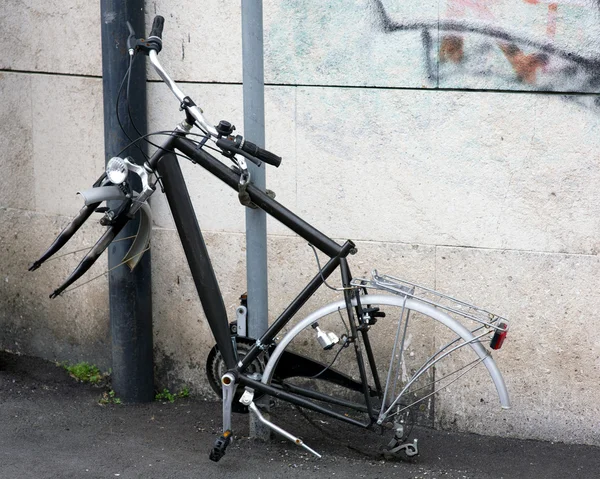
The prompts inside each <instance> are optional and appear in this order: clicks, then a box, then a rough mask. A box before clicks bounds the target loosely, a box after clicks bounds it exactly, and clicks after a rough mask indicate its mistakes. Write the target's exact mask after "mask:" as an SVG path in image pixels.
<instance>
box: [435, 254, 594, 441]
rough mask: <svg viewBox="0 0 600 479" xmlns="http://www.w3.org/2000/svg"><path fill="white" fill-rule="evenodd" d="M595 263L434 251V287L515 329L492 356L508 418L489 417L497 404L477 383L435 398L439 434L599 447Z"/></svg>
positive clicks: (579, 258) (547, 256)
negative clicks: (447, 430)
mask: <svg viewBox="0 0 600 479" xmlns="http://www.w3.org/2000/svg"><path fill="white" fill-rule="evenodd" d="M598 271H600V261H599V260H598V257H597V256H595V255H563V254H542V253H527V252H517V251H501V250H474V249H464V248H444V247H438V248H437V253H436V273H437V286H438V288H439V289H441V290H443V291H448V292H454V293H455V294H456V295H457V296H458V295H460V297H461V298H462V299H465V300H466V301H470V302H473V303H474V304H476V305H480V306H487V307H488V308H489V309H490V310H491V311H493V312H497V313H499V314H503V315H506V317H508V318H509V320H511V329H510V332H509V335H508V338H507V340H506V342H505V344H504V346H503V347H502V349H501V350H500V351H498V352H497V353H496V354H495V355H494V356H495V357H496V361H497V362H498V365H499V367H500V369H501V371H502V372H503V373H504V378H505V380H506V383H507V387H508V389H509V392H510V394H511V399H512V402H513V408H512V409H511V410H509V411H506V412H504V413H503V414H501V415H494V416H489V410H490V408H494V407H497V401H494V397H493V394H491V393H490V391H488V390H486V389H485V388H482V387H481V385H482V384H483V383H481V384H478V383H477V382H476V381H469V382H468V383H467V384H466V387H461V388H456V389H455V390H453V394H450V395H443V396H440V399H439V400H438V402H437V410H438V414H439V418H438V419H439V421H440V423H441V425H442V426H443V427H451V428H458V429H461V430H469V431H475V432H479V433H482V434H499V435H504V434H509V435H513V436H517V437H527V438H537V439H545V440H553V441H564V442H568V443H572V442H575V443H586V444H596V445H598V444H600V441H599V437H598V434H597V427H596V425H597V424H598V421H600V408H599V407H598V401H597V400H596V396H597V391H596V390H595V388H594V387H593V386H591V385H594V384H598V382H599V381H600V341H598V338H597V336H596V335H595V334H594V333H593V330H594V328H595V322H594V321H595V320H594V316H595V312H596V311H597V310H598V308H599V307H600V304H599V301H600V300H599V298H598V294H597V291H596V289H597V287H596V286H597V284H598Z"/></svg>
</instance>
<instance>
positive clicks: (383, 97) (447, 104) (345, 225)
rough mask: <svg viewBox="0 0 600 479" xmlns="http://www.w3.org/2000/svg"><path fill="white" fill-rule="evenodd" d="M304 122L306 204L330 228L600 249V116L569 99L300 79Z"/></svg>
mask: <svg viewBox="0 0 600 479" xmlns="http://www.w3.org/2000/svg"><path fill="white" fill-rule="evenodd" d="M297 122H298V150H299V151H301V152H309V151H310V152H314V153H313V154H307V155H302V156H301V158H302V159H301V160H299V162H298V205H299V211H300V212H301V214H303V215H304V216H305V217H307V218H312V219H313V220H314V221H315V223H316V224H317V225H318V226H319V227H321V228H322V229H323V230H324V231H335V232H336V234H337V235H339V236H347V237H349V238H355V239H368V240H375V241H400V242H406V243H425V244H451V245H465V246H478V247H489V248H498V247H502V248H509V249H524V250H541V251H561V252H578V253H589V252H595V251H597V250H598V246H599V245H598V241H597V238H596V234H595V232H596V231H598V228H599V227H600V225H599V224H598V220H597V217H598V214H595V213H594V211H596V210H597V207H598V204H600V202H599V201H598V200H599V198H598V191H597V188H596V186H595V185H596V184H597V182H598V180H599V179H600V178H598V173H599V171H600V170H598V168H597V167H596V166H595V160H594V158H593V157H592V156H591V155H589V153H588V152H589V150H590V149H594V148H597V147H598V146H600V145H599V142H598V136H597V135H596V134H595V133H594V132H595V131H597V130H598V128H599V127H600V125H599V121H598V118H597V117H596V116H595V115H593V114H591V113H590V112H589V111H588V110H587V109H585V108H584V107H582V106H580V105H578V104H575V103H573V102H571V101H570V99H569V100H568V101H563V99H562V98H561V97H542V96H523V95H514V94H500V93H498V94H485V93H469V94H466V93H445V94H439V93H437V92H415V91H401V90H359V89H329V88H301V89H299V91H298V119H297ZM299 158H300V156H299ZM582 178H585V180H582ZM323 205H326V207H323Z"/></svg>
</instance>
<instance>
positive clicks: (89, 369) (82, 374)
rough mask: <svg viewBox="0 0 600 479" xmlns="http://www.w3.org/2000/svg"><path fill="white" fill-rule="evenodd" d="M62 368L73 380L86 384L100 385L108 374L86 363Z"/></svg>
mask: <svg viewBox="0 0 600 479" xmlns="http://www.w3.org/2000/svg"><path fill="white" fill-rule="evenodd" d="M62 366H63V368H65V370H66V371H67V372H68V373H69V375H70V376H71V377H72V378H74V379H77V380H78V381H81V382H84V383H90V384H99V383H101V382H102V381H103V380H104V379H105V377H106V374H103V373H101V372H100V370H99V369H98V368H97V367H96V366H94V365H93V364H89V363H86V362H81V363H77V364H73V365H69V364H63V365H62Z"/></svg>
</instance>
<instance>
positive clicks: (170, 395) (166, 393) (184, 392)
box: [154, 388, 190, 402]
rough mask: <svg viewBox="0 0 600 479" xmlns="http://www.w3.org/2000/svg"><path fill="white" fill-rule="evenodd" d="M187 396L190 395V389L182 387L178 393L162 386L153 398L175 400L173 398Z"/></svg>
mask: <svg viewBox="0 0 600 479" xmlns="http://www.w3.org/2000/svg"><path fill="white" fill-rule="evenodd" d="M187 397H190V390H189V389H188V388H183V389H182V390H181V391H179V392H178V393H172V392H170V391H169V390H168V389H167V388H164V389H163V390H162V391H159V392H158V393H156V396H154V399H155V400H156V401H169V402H175V399H182V398H187Z"/></svg>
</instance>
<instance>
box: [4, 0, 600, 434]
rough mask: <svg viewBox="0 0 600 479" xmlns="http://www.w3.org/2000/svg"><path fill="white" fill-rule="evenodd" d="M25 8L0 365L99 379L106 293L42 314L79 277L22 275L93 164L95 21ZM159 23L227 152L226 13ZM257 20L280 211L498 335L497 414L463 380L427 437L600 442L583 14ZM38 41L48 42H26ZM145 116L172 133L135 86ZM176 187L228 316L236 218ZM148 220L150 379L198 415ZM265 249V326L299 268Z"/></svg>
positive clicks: (457, 4) (318, 6) (588, 64)
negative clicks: (96, 366) (64, 368)
mask: <svg viewBox="0 0 600 479" xmlns="http://www.w3.org/2000/svg"><path fill="white" fill-rule="evenodd" d="M38 3H39V2H28V3H26V2H10V4H9V6H8V8H5V9H3V12H1V13H0V15H2V16H3V18H2V23H3V24H5V25H7V28H5V29H3V30H2V31H1V32H0V47H1V48H2V50H3V51H7V52H8V53H7V54H6V55H4V56H3V58H2V59H0V68H1V70H2V71H1V73H0V74H1V76H0V88H1V91H2V99H3V102H2V108H1V109H0V114H1V115H2V119H3V121H2V122H1V123H0V128H2V135H0V138H1V140H0V141H2V144H3V146H4V148H3V151H9V152H11V154H10V155H4V157H2V158H1V159H0V161H1V162H2V171H3V172H5V173H4V175H3V176H2V179H1V180H0V181H2V185H1V188H0V200H1V202H0V205H1V206H2V208H1V209H0V214H1V215H2V216H3V218H2V223H1V224H2V227H1V228H0V245H1V249H0V251H1V253H0V254H1V256H0V261H1V265H2V267H1V268H2V279H3V281H2V282H0V283H1V284H2V286H1V288H2V289H0V323H1V324H2V335H1V336H0V345H1V346H2V347H5V348H10V349H15V350H18V351H22V352H25V353H30V354H38V355H40V356H43V357H48V358H56V359H59V360H63V359H71V358H75V357H77V358H86V359H88V360H92V361H94V362H99V363H101V364H107V363H108V358H109V351H108V350H107V348H108V346H107V342H106V337H107V331H108V312H107V305H106V283H105V280H101V281H96V282H94V283H90V285H86V286H84V287H82V288H80V289H79V290H77V292H74V293H73V294H72V295H65V297H64V298H60V299H59V300H55V301H50V300H47V299H46V295H47V294H48V293H49V292H50V291H51V290H52V288H53V287H54V286H55V285H56V284H58V283H59V282H60V278H63V277H65V276H66V274H67V271H68V266H69V265H70V266H74V263H73V260H67V259H64V260H57V261H56V262H53V263H49V265H48V268H45V269H44V270H42V272H41V273H39V274H38V273H37V272H36V273H35V274H28V275H25V273H24V270H25V269H26V266H27V263H28V262H29V261H31V260H32V259H34V258H35V257H36V255H37V254H38V253H39V252H40V251H42V250H43V248H44V246H45V245H47V244H49V242H50V241H51V239H52V237H53V236H54V235H55V234H56V232H57V231H58V230H59V229H60V226H61V225H64V224H65V222H66V221H68V217H69V215H72V214H74V213H75V212H76V211H77V209H78V208H79V205H80V203H79V202H78V200H77V199H76V197H75V196H74V192H75V191H76V190H77V189H81V188H85V187H86V186H88V185H89V184H90V183H91V182H92V181H93V179H94V178H95V176H96V175H97V173H98V172H99V171H100V169H101V166H102V163H103V151H102V134H101V125H102V109H101V106H102V102H101V81H100V78H99V74H100V44H99V38H100V34H99V33H100V32H99V25H98V22H99V21H100V15H99V2H71V3H69V4H59V3H54V2H51V3H50V4H49V5H52V7H51V6H47V7H42V6H41V4H40V5H37V4H38ZM155 13H159V14H162V15H163V16H165V19H166V24H165V32H164V41H165V47H164V49H163V53H161V61H162V62H163V64H164V66H165V67H166V68H167V70H168V71H169V72H171V73H172V74H173V76H174V78H176V79H177V80H185V81H186V82H189V83H186V84H185V88H184V89H185V91H186V93H188V94H189V95H190V96H191V97H192V98H194V99H195V101H196V102H197V103H199V104H200V105H201V106H202V107H203V108H204V110H205V113H206V115H207V116H208V117H209V118H211V119H213V120H215V121H218V120H219V119H221V118H225V119H228V120H230V121H232V122H233V123H235V124H236V125H237V126H238V129H240V130H241V131H243V124H242V98H241V94H242V93H241V92H242V89H241V85H240V81H241V44H240V38H241V32H240V12H239V2H225V1H216V0H212V1H207V2H204V3H203V5H202V7H200V6H198V5H197V3H194V2H187V3H186V2H184V3H183V4H182V3H181V2H173V1H171V0H160V1H156V2H154V1H153V2H149V3H148V11H147V16H148V22H150V20H151V18H152V16H153V15H154V14H155ZM264 15H265V42H266V44H265V69H266V72H265V75H266V82H267V87H266V122H267V126H266V136H267V146H268V147H269V148H270V149H272V150H273V151H276V152H278V153H280V154H281V155H282V156H283V157H284V162H283V164H282V166H281V168H279V169H278V170H274V169H270V170H269V171H268V173H267V175H268V176H267V181H268V184H269V187H270V188H271V189H273V190H275V191H276V192H277V195H278V196H277V198H278V199H279V200H281V202H282V203H283V204H285V205H286V206H288V207H290V208H291V209H292V210H293V211H295V212H297V213H299V214H300V215H301V216H303V217H304V218H306V219H307V220H308V221H310V222H311V223H313V224H314V225H315V226H317V227H318V228H319V229H321V230H322V231H324V232H326V233H328V234H330V235H332V236H333V237H335V238H339V239H344V238H352V239H354V240H356V241H357V242H358V245H359V255H357V256H356V257H353V258H352V267H353V270H354V272H355V274H357V275H362V274H366V273H368V271H370V270H371V269H372V268H373V267H376V268H378V269H379V270H380V271H382V272H389V273H393V274H397V275H400V276H403V277H406V278H408V279H414V280H416V281H417V282H422V283H424V284H426V285H428V286H432V287H436V288H438V289H440V290H442V291H444V292H447V293H450V294H453V295H455V296H458V297H460V298H463V299H465V300H468V301H472V302H474V303H475V304H479V305H481V306H486V307H488V308H489V309H490V310H492V311H497V312H498V313H503V314H504V315H506V316H507V317H509V318H511V320H512V323H511V327H512V329H511V333H510V335H509V339H508V341H507V343H506V345H505V347H504V348H503V349H502V350H501V351H500V352H499V354H498V355H497V360H498V363H499V366H500V368H501V370H502V371H503V373H504V375H505V379H506V381H507V385H508V388H509V391H510V393H511V396H512V399H513V406H514V407H513V409H512V410H510V411H500V410H499V408H498V406H497V402H495V401H493V391H492V389H491V383H484V382H481V384H480V383H479V378H478V377H477V378H475V379H473V380H472V381H471V382H469V383H467V385H466V386H465V387H464V388H460V389H459V390H456V391H453V392H452V393H451V394H449V395H445V396H441V397H440V399H439V400H438V401H437V403H436V414H437V422H438V424H440V425H441V426H443V427H450V428H455V429H460V430H469V431H474V432H479V433H483V434H498V435H505V436H516V437H526V438H540V439H547V440H557V441H567V442H575V443H587V444H600V436H599V435H598V433H597V425H598V423H599V422H600V409H599V407H598V405H597V401H595V397H596V396H597V394H598V386H597V385H598V384H599V383H600V342H599V340H598V339H597V336H596V335H595V334H594V329H595V327H596V326H597V325H596V324H595V323H596V321H597V320H596V319H595V312H596V311H597V310H598V308H599V307H600V293H599V292H598V290H597V284H598V271H599V266H600V265H599V264H598V263H599V261H598V252H599V248H600V242H599V240H598V231H599V226H600V224H599V222H600V220H599V219H598V218H600V215H599V213H600V211H599V209H600V195H599V193H598V191H599V188H598V186H599V184H600V177H599V176H600V169H599V167H598V161H597V155H596V154H595V152H596V151H598V149H599V147H600V140H599V138H600V135H598V131H600V130H599V127H600V117H599V115H598V113H599V111H598V107H597V106H596V102H595V99H596V97H595V95H594V93H596V92H597V90H598V87H599V83H598V81H597V72H598V63H597V60H596V59H597V58H598V53H597V52H598V51H599V49H598V47H599V45H598V41H597V38H600V36H599V34H600V31H599V30H600V10H599V8H598V6H597V4H596V3H595V2H592V1H589V2H585V1H576V0H570V1H562V2H552V3H544V2H540V3H536V2H526V1H521V0H497V1H494V2H489V1H488V2H481V1H480V2H466V1H462V0H448V1H443V0H439V1H438V0H428V1H423V2H400V1H397V0H385V1H383V2H377V1H375V0H361V1H349V0H348V1H346V0H339V1H337V2H319V1H308V0H305V1H300V0H296V1H286V2H282V1H275V0H269V1H265V2H264ZM24 19H27V22H25V20H24ZM449 25H453V27H452V28H453V30H450V29H449V28H450V27H449ZM44 28H46V29H47V28H50V32H51V34H52V35H56V36H57V37H58V38H60V42H58V43H54V44H49V43H43V42H41V41H38V40H37V38H35V36H34V35H32V32H35V31H40V30H42V29H44ZM86 42H87V43H86ZM84 44H87V45H89V47H88V48H87V49H85V51H84V50H83V47H82V45H84ZM51 46H53V47H54V48H51ZM216 51H219V52H222V53H219V54H215V52H216ZM151 77H152V78H156V77H155V76H152V75H151ZM24 92H29V93H30V95H24V94H23V93H24ZM148 98H149V102H148V109H149V114H150V125H151V128H152V129H155V130H158V129H169V128H172V126H173V125H174V124H175V123H176V122H177V121H178V120H179V118H180V113H179V112H178V111H177V104H176V102H175V100H174V99H173V97H172V96H171V94H170V92H169V91H168V90H167V88H166V87H165V86H164V85H162V84H161V83H159V82H154V81H153V82H152V83H151V84H150V85H149V95H148ZM15 127H17V128H18V129H19V134H16V133H15V131H16V128H15ZM81 140H83V142H82V141H81ZM82 143H83V144H85V145H86V146H85V147H83V146H81V145H82ZM72 168H74V170H75V172H76V174H72V173H70V171H71V169H72ZM183 169H184V173H185V174H186V177H187V178H188V185H189V188H190V192H191V196H192V200H193V202H194V205H195V207H196V209H197V213H198V218H199V220H200V224H201V226H202V227H203V229H204V230H205V231H206V232H207V233H206V237H207V242H208V245H209V248H210V250H211V251H212V252H213V261H214V263H215V269H216V272H217V276H218V277H219V279H220V281H221V285H222V289H223V292H224V296H225V302H226V305H227V306H228V308H229V311H231V312H232V313H233V309H234V307H235V305H236V302H237V297H238V296H239V294H240V293H241V292H243V291H244V290H245V274H244V271H243V270H244V262H245V260H244V254H245V251H244V238H243V227H244V226H243V225H244V223H243V209H242V208H241V207H240V206H239V204H238V202H237V198H236V196H235V194H233V193H232V192H231V191H230V190H228V188H226V187H225V186H221V185H219V184H218V183H217V181H216V180H214V179H213V178H211V177H210V176H209V175H208V174H206V173H205V172H203V171H201V170H200V169H199V168H198V167H194V166H193V165H188V164H184V165H183ZM62 178H67V179H66V180H64V179H62ZM152 203H153V209H154V212H155V231H154V238H153V249H154V252H153V260H154V266H153V267H154V273H153V281H154V301H155V305H154V311H155V318H154V324H155V351H156V360H157V379H158V381H159V382H160V384H164V385H169V386H170V387H174V388H177V387H180V386H181V385H183V384H185V385H187V386H190V387H192V388H193V390H195V391H196V392H197V393H202V394H207V395H208V394H210V392H209V391H208V388H207V385H206V383H205V380H204V371H203V369H204V361H205V357H206V353H207V351H208V349H209V348H210V346H211V344H212V340H211V338H210V331H209V329H208V328H207V325H206V322H205V321H204V319H203V316H202V312H201V309H200V306H199V303H198V301H197V298H196V295H195V293H194V286H193V283H192V280H191V276H190V274H189V271H188V269H187V266H186V264H185V261H184V259H183V255H182V251H181V247H180V246H179V243H178V238H177V233H176V231H175V230H174V227H173V223H172V219H171V217H170V214H169V211H168V207H167V205H166V202H165V200H164V197H162V195H159V194H157V195H155V196H154V197H153V199H152ZM269 233H270V237H269V258H270V265H269V267H270V285H269V287H270V291H271V293H272V299H271V303H270V310H271V313H270V314H271V317H274V316H276V315H277V313H278V312H280V311H281V309H282V308H283V307H284V305H285V304H286V301H289V299H291V297H292V295H293V292H295V291H297V290H298V289H299V288H300V287H301V285H302V281H306V280H307V279H308V278H309V277H310V276H311V275H312V274H314V271H315V266H314V264H313V262H312V261H313V260H312V253H311V251H310V249H309V248H308V247H307V246H306V244H305V243H304V242H303V241H300V240H299V239H297V238H295V237H294V236H293V235H292V234H291V233H290V232H289V231H288V230H286V229H285V228H283V227H282V226H281V225H279V224H277V223H275V222H271V223H269ZM86 234H89V238H88V237H84V238H82V240H81V242H80V244H82V245H84V244H89V241H88V242H87V243H86V241H85V240H88V239H91V238H93V237H94V236H93V235H94V231H90V232H89V233H86ZM92 241H93V240H92ZM284 252H286V253H288V255H286V256H284V254H283V253H284ZM68 261H70V263H69V262H68ZM97 274H99V273H97ZM17 295H18V296H17ZM325 296H327V297H330V296H329V293H326V294H325ZM325 299H326V298H319V299H316V300H315V301H314V304H315V305H316V304H317V303H319V302H320V301H323V300H325ZM232 316H233V314H231V317H232ZM378 326H379V325H378Z"/></svg>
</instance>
